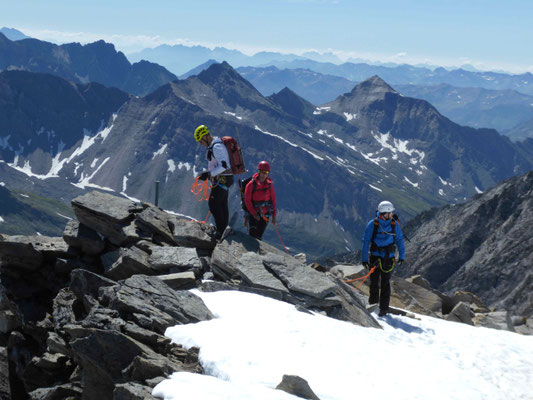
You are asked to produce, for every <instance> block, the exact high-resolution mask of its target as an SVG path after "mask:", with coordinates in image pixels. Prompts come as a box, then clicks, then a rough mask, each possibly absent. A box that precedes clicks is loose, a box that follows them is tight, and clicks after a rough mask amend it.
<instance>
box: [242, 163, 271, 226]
mask: <svg viewBox="0 0 533 400" xmlns="http://www.w3.org/2000/svg"><path fill="white" fill-rule="evenodd" d="M254 181H255V191H254ZM252 192H253V193H252ZM268 201H270V206H268V205H264V206H262V207H260V208H261V212H262V213H263V214H271V215H273V216H275V215H276V193H274V185H273V184H272V179H270V178H266V180H265V182H264V183H261V182H260V181H259V173H255V174H254V176H253V177H252V180H251V181H250V182H248V184H247V185H246V188H245V189H244V202H245V203H246V208H247V209H248V212H249V213H250V214H252V215H256V214H257V212H258V209H259V204H260V203H264V202H268Z"/></svg>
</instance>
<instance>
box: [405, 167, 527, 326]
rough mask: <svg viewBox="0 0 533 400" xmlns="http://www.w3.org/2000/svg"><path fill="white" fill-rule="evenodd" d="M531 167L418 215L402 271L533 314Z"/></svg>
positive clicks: (516, 312)
mask: <svg viewBox="0 0 533 400" xmlns="http://www.w3.org/2000/svg"><path fill="white" fill-rule="evenodd" d="M532 188H533V171H532V172H529V173H527V174H525V175H522V176H519V177H515V178H511V179H509V180H507V181H505V182H503V183H501V184H500V185H498V186H496V187H494V188H493V189H491V190H489V191H487V192H486V193H483V194H481V195H479V196H476V197H474V198H473V199H472V200H470V201H468V202H467V203H465V204H461V205H454V206H446V207H444V208H442V209H439V210H432V211H431V212H427V213H425V214H422V215H420V216H419V217H418V218H417V219H415V220H413V221H411V222H410V223H409V224H407V225H406V227H405V230H406V231H407V232H408V234H409V237H410V239H411V241H410V243H409V246H407V260H408V261H409V263H407V266H406V267H405V268H402V269H400V270H399V271H398V274H399V275H401V276H404V277H406V276H410V275H413V274H420V275H422V276H423V277H424V278H426V279H427V280H428V281H429V283H430V284H431V286H433V287H435V288H437V289H439V290H441V291H443V292H447V293H454V292H455V291H457V290H467V291H469V292H472V293H475V294H476V295H478V296H479V298H480V299H481V301H483V303H485V304H487V305H488V306H490V307H495V308H498V309H507V310H508V311H510V312H512V313H513V314H514V315H523V316H525V317H531V316H532V315H533V268H532V267H531V266H532V265H533V235H531V226H533V215H532V213H531V210H532V209H533V189H532Z"/></svg>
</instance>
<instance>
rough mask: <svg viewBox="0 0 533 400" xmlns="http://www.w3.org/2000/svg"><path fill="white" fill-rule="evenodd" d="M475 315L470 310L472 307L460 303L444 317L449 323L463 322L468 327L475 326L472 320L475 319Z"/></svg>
mask: <svg viewBox="0 0 533 400" xmlns="http://www.w3.org/2000/svg"><path fill="white" fill-rule="evenodd" d="M474 316H475V314H474V312H473V311H472V310H471V309H470V306H469V305H468V304H466V303H463V302H462V301H460V302H459V303H458V304H457V305H456V306H455V307H454V308H453V310H452V312H451V313H449V314H448V315H446V316H445V317H444V319H445V320H447V321H454V322H462V323H464V324H468V325H472V326H473V325H474V322H473V321H472V319H473V318H474Z"/></svg>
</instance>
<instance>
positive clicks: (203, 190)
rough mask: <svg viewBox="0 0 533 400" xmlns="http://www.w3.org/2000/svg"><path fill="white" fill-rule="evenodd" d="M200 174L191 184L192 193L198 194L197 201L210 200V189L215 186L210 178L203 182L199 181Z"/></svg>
mask: <svg viewBox="0 0 533 400" xmlns="http://www.w3.org/2000/svg"><path fill="white" fill-rule="evenodd" d="M199 178H200V176H197V177H196V179H195V180H194V183H193V184H192V186H191V193H192V194H194V195H195V196H196V200H197V201H202V200H209V189H211V188H212V187H213V186H212V185H211V186H210V185H209V182H208V180H207V179H206V180H205V181H203V183H198V179H199Z"/></svg>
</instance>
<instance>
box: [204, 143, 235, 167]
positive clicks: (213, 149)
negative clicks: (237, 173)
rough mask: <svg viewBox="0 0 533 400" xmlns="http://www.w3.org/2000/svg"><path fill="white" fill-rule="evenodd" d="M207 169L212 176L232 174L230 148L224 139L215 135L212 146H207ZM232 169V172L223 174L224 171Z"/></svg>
mask: <svg viewBox="0 0 533 400" xmlns="http://www.w3.org/2000/svg"><path fill="white" fill-rule="evenodd" d="M206 158H207V169H208V170H209V172H210V173H211V176H217V175H231V163H230V161H229V154H228V150H227V149H226V145H225V144H224V142H222V139H220V138H218V137H214V138H213V141H212V142H211V146H209V147H208V148H207V154H206ZM228 169H229V170H230V173H229V174H228V173H226V174H223V172H224V171H226V170H228Z"/></svg>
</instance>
